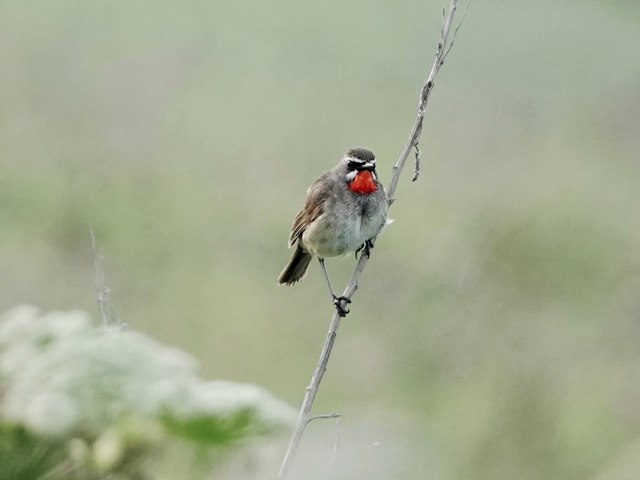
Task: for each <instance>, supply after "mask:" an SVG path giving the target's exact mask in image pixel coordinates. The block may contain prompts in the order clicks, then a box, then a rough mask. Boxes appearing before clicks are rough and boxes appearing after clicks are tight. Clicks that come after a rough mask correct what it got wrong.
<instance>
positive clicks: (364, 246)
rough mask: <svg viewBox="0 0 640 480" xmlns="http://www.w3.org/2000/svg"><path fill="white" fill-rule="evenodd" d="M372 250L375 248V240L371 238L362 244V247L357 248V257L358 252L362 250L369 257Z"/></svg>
mask: <svg viewBox="0 0 640 480" xmlns="http://www.w3.org/2000/svg"><path fill="white" fill-rule="evenodd" d="M371 250H373V240H372V239H369V240H367V241H366V242H364V243H363V244H362V245H360V248H358V249H357V250H356V258H358V253H360V252H362V253H363V255H366V256H367V258H369V257H370V256H371Z"/></svg>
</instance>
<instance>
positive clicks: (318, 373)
mask: <svg viewBox="0 0 640 480" xmlns="http://www.w3.org/2000/svg"><path fill="white" fill-rule="evenodd" d="M456 8H457V0H451V3H450V5H449V10H448V13H446V15H445V12H444V10H443V24H442V31H441V33H440V42H439V43H438V49H437V51H436V57H435V60H434V62H433V66H432V67H431V70H430V72H429V75H428V77H427V79H426V81H425V83H424V85H423V87H422V91H421V93H420V99H419V103H418V116H417V118H416V120H415V122H414V124H413V128H412V129H411V134H410V135H409V140H408V141H407V143H406V144H405V146H404V148H403V149H402V153H401V154H400V157H399V158H398V161H397V162H396V164H395V165H394V166H393V174H392V177H391V182H390V183H389V187H388V189H387V196H388V202H389V206H391V204H392V203H393V202H394V201H395V199H394V194H395V191H396V187H397V186H398V180H399V179H400V174H401V173H402V169H403V167H404V164H405V162H406V160H407V157H408V156H409V152H410V151H411V148H415V149H416V162H418V160H419V154H420V150H419V148H418V141H419V139H420V134H421V132H422V122H423V120H424V114H425V110H426V107H427V102H428V100H429V95H430V94H431V91H432V90H433V85H434V80H435V78H436V76H437V75H438V72H439V71H440V67H442V65H443V64H444V59H445V57H446V55H447V53H448V52H449V51H450V48H451V47H450V44H449V43H448V37H449V31H450V29H451V23H452V21H453V16H454V14H455V11H456ZM461 24H462V22H460V24H459V25H458V27H457V28H456V32H457V30H458V28H460V25H461ZM454 38H455V34H454ZM419 169H420V167H419V165H416V167H415V169H414V180H415V179H417V176H418V173H419ZM368 260H369V256H368V255H361V256H360V259H359V260H358V263H357V265H356V269H355V271H354V272H353V276H352V277H351V280H350V281H349V283H348V284H347V287H346V288H345V290H344V292H343V293H342V296H343V297H346V298H347V299H351V296H352V295H353V293H354V292H355V291H356V289H357V288H358V280H359V278H360V275H361V274H362V271H363V270H364V267H365V266H366V264H367V261H368ZM341 318H342V317H340V315H338V313H337V312H334V313H333V318H332V319H331V323H330V325H329V331H328V332H327V337H326V339H325V341H324V345H323V346H322V352H321V353H320V358H319V359H318V363H317V364H316V368H315V370H314V371H313V375H312V376H311V381H310V382H309V386H307V388H306V391H305V395H304V400H303V402H302V406H301V407H300V413H299V414H298V423H297V425H296V429H295V431H294V432H293V435H292V436H291V441H290V442H289V447H288V448H287V452H286V453H285V456H284V459H283V460H282V465H281V466H280V472H279V474H278V477H279V478H286V476H287V474H288V473H289V469H290V468H291V464H292V462H293V459H294V458H295V454H296V451H297V450H298V446H299V445H300V439H301V438H302V434H303V433H304V429H305V427H306V426H307V425H308V424H309V422H310V421H311V420H310V416H309V414H310V412H311V408H312V407H313V402H314V400H315V398H316V394H317V393H318V388H319V387H320V382H321V381H322V376H323V375H324V373H325V371H326V370H327V363H328V362H329V357H330V356H331V350H332V348H333V343H334V342H335V339H336V335H337V333H338V328H339V327H340V320H341ZM314 418H325V417H323V416H319V417H311V419H314ZM329 418H330V417H329Z"/></svg>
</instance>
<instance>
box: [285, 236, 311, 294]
mask: <svg viewBox="0 0 640 480" xmlns="http://www.w3.org/2000/svg"><path fill="white" fill-rule="evenodd" d="M310 262H311V254H310V253H309V252H307V251H306V250H305V249H304V248H302V247H301V246H300V244H299V243H298V244H297V245H296V251H295V252H293V256H292V257H291V260H289V263H288V264H287V266H286V267H285V268H284V270H283V271H282V273H281V274H280V276H279V277H278V284H279V285H293V284H294V283H296V282H297V281H298V280H300V279H301V278H302V277H304V274H305V273H307V268H308V267H309V263H310Z"/></svg>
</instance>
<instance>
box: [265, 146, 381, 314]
mask: <svg viewBox="0 0 640 480" xmlns="http://www.w3.org/2000/svg"><path fill="white" fill-rule="evenodd" d="M387 208H388V202H387V194H386V193H385V191H384V187H383V186H382V184H381V183H380V182H379V181H378V176H377V175H376V161H375V156H374V154H373V153H372V152H371V151H369V150H367V149H365V148H359V147H358V148H352V149H351V150H349V151H348V152H347V153H346V154H345V155H344V157H343V158H342V160H340V163H338V165H336V166H335V167H334V168H333V169H331V170H329V171H328V172H325V173H324V174H322V175H321V176H320V177H319V178H318V179H317V180H316V181H315V182H313V183H312V184H311V186H310V187H309V189H308V190H307V198H306V199H305V201H304V205H303V207H302V209H301V210H300V211H299V212H298V214H297V215H296V217H295V219H294V220H293V226H292V227H291V235H290V236H289V248H291V247H294V246H295V251H294V252H293V256H292V257H291V260H290V261H289V264H288V265H287V266H286V267H285V269H284V270H283V271H282V273H281V274H280V277H279V278H278V283H279V284H280V285H293V284H294V283H296V282H297V281H298V280H300V279H301V278H302V277H304V275H305V273H306V272H307V268H308V267H309V263H310V262H311V259H312V258H313V257H318V260H319V261H320V265H321V266H322V270H323V272H324V275H325V278H326V280H327V284H328V285H329V290H331V296H332V297H333V304H334V305H335V307H336V309H337V311H338V313H339V314H340V315H341V316H345V315H346V314H347V313H348V312H349V310H347V309H346V307H345V306H344V304H345V303H350V300H349V299H347V298H345V297H337V296H336V295H335V293H334V292H333V288H332V287H331V281H330V280H329V275H328V274H327V270H326V268H325V265H324V259H325V258H326V257H336V256H339V255H344V254H347V253H349V252H357V251H359V250H363V252H364V253H365V254H367V255H368V254H369V249H370V248H372V247H373V241H374V240H375V237H376V235H378V233H379V232H380V230H381V229H382V227H383V226H384V225H385V222H386V217H387Z"/></svg>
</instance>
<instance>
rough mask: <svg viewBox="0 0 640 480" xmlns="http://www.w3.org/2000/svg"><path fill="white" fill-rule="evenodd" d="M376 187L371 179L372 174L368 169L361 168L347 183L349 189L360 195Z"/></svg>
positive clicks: (370, 191) (373, 190)
mask: <svg viewBox="0 0 640 480" xmlns="http://www.w3.org/2000/svg"><path fill="white" fill-rule="evenodd" d="M377 189H378V187H377V186H376V182H375V181H374V180H373V175H372V174H371V172H370V171H369V170H363V171H361V172H358V174H357V175H356V176H355V178H354V179H353V180H351V183H350V184H349V190H351V191H352V192H354V193H359V194H360V195H368V194H369V193H373V192H375V191H376V190H377Z"/></svg>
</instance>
